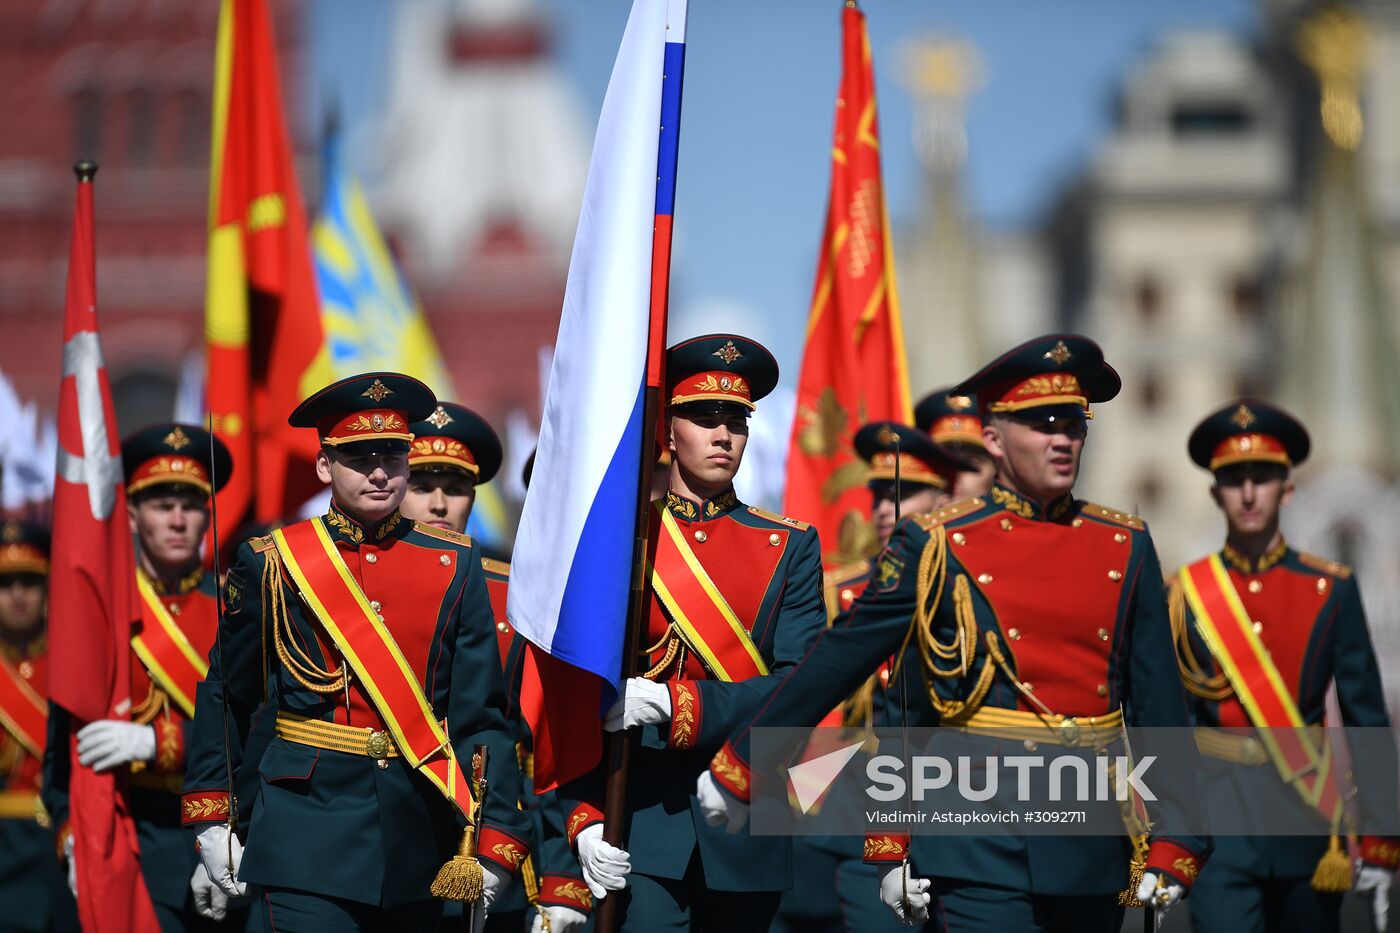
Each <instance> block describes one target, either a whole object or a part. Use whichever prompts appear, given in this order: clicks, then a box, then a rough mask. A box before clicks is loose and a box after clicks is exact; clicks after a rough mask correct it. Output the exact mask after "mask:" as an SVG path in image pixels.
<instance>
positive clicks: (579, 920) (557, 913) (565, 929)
mask: <svg viewBox="0 0 1400 933" xmlns="http://www.w3.org/2000/svg"><path fill="white" fill-rule="evenodd" d="M535 910H536V912H535V922H534V924H533V925H532V926H531V927H530V933H545V930H544V915H545V914H548V915H549V933H569V931H571V930H577V929H578V928H579V927H581V926H583V925H584V924H585V923H587V922H588V914H586V913H584V912H583V911H581V910H574V909H573V908H572V907H564V906H562V905H557V904H550V905H548V906H544V905H541V906H540V907H537V908H536V909H535Z"/></svg>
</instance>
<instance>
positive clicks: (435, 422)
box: [427, 405, 452, 431]
mask: <svg viewBox="0 0 1400 933" xmlns="http://www.w3.org/2000/svg"><path fill="white" fill-rule="evenodd" d="M427 422H428V423H429V424H431V425H432V426H433V427H435V428H437V429H438V430H439V431H441V430H442V429H443V428H445V427H447V426H448V425H449V424H451V423H452V416H451V415H449V414H448V413H447V412H446V410H444V409H443V407H442V406H441V405H439V406H438V407H437V411H435V412H433V413H432V414H431V415H429V416H428V417H427Z"/></svg>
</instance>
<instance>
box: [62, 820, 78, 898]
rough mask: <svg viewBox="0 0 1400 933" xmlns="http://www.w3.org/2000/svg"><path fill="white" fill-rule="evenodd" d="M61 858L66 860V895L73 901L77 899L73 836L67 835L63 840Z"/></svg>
mask: <svg viewBox="0 0 1400 933" xmlns="http://www.w3.org/2000/svg"><path fill="white" fill-rule="evenodd" d="M63 857H64V858H65V859H67V860H68V893H69V894H71V895H73V900H75V901H76V900H77V899H78V865H77V861H76V860H75V859H74V858H73V834H72V833H69V834H68V835H67V836H66V837H64V839H63Z"/></svg>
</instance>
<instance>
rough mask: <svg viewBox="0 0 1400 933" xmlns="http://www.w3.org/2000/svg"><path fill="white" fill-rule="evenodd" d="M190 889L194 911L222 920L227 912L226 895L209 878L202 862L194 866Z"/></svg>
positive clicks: (212, 918) (211, 918)
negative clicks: (192, 895)
mask: <svg viewBox="0 0 1400 933" xmlns="http://www.w3.org/2000/svg"><path fill="white" fill-rule="evenodd" d="M190 890H191V891H193V892H194V912H195V913H197V914H199V915H200V916H201V917H208V918H209V919H210V920H222V919H224V916H225V915H226V914H227V913H228V895H227V894H225V893H224V892H223V891H220V890H219V886H218V885H216V884H215V883H214V882H212V881H210V880H209V872H208V871H207V870H206V869H205V867H204V863H203V862H200V863H199V864H198V865H196V866H195V867H194V874H193V875H191V876H190Z"/></svg>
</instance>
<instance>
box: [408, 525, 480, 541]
mask: <svg viewBox="0 0 1400 933" xmlns="http://www.w3.org/2000/svg"><path fill="white" fill-rule="evenodd" d="M413 530H414V531H421V532H423V534H425V535H428V536H429V537H433V538H439V539H441V540H443V541H451V542H452V543H453V544H465V545H467V546H470V545H471V543H472V537H471V535H464V534H462V533H461V532H460V531H449V530H448V529H446V528H439V527H438V526H437V525H429V524H427V523H425V522H418V521H415V522H414V523H413Z"/></svg>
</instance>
